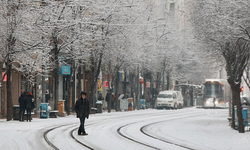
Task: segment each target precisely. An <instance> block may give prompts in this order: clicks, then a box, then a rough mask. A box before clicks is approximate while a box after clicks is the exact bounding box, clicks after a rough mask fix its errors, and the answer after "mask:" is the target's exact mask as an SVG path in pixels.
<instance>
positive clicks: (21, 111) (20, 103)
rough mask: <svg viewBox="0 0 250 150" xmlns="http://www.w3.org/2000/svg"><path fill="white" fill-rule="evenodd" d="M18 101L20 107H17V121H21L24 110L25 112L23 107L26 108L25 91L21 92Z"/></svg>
mask: <svg viewBox="0 0 250 150" xmlns="http://www.w3.org/2000/svg"><path fill="white" fill-rule="evenodd" d="M18 102H19V106H20V109H19V121H23V120H24V112H25V109H26V92H23V93H22V94H21V96H20V97H19V99H18Z"/></svg>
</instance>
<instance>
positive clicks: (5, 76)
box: [2, 72, 7, 81]
mask: <svg viewBox="0 0 250 150" xmlns="http://www.w3.org/2000/svg"><path fill="white" fill-rule="evenodd" d="M2 76H4V78H3V81H7V74H5V75H4V72H3V73H2Z"/></svg>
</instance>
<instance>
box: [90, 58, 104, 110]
mask: <svg viewBox="0 0 250 150" xmlns="http://www.w3.org/2000/svg"><path fill="white" fill-rule="evenodd" d="M101 64H102V54H100V57H99V62H98V64H97V63H96V62H95V63H94V79H93V84H92V86H91V101H92V106H93V107H95V103H96V99H97V97H96V92H97V79H98V76H99V74H100V71H101Z"/></svg>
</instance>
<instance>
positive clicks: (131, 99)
mask: <svg viewBox="0 0 250 150" xmlns="http://www.w3.org/2000/svg"><path fill="white" fill-rule="evenodd" d="M128 110H129V111H132V110H133V98H128Z"/></svg>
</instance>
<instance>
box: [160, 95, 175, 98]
mask: <svg viewBox="0 0 250 150" xmlns="http://www.w3.org/2000/svg"><path fill="white" fill-rule="evenodd" d="M158 98H173V96H172V94H159V95H158Z"/></svg>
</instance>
